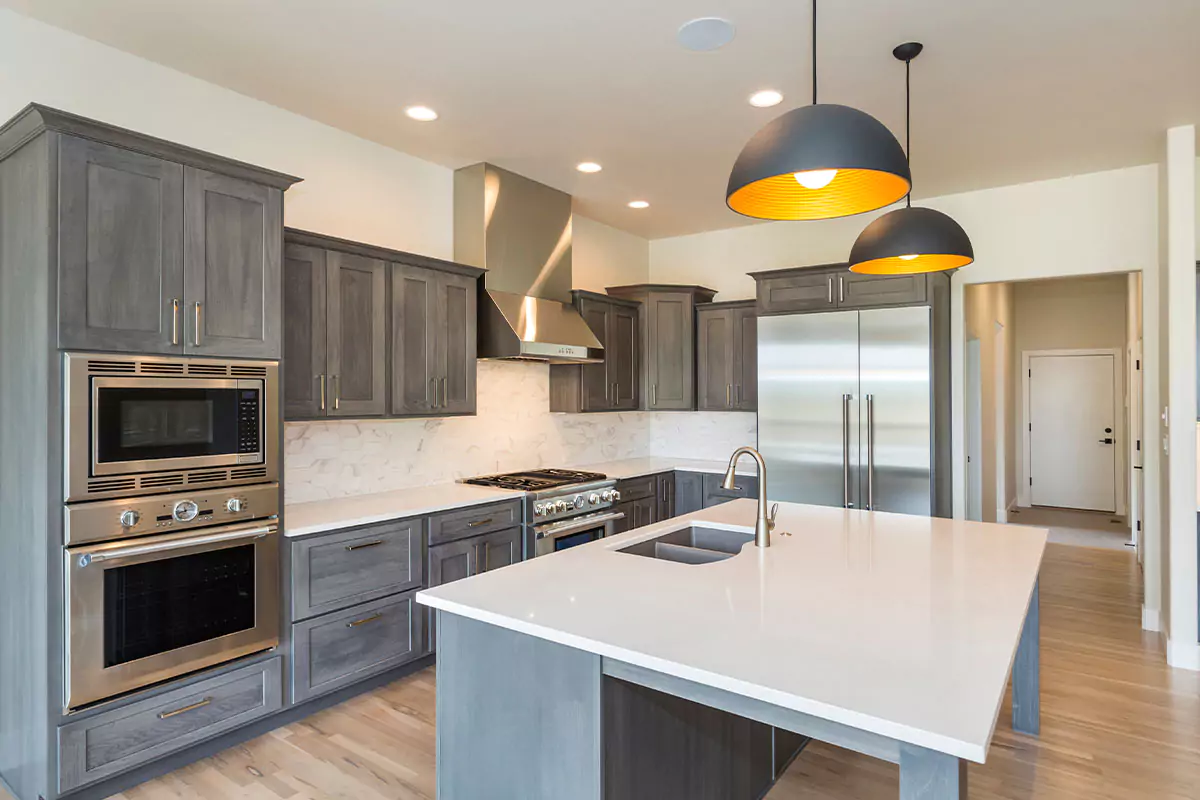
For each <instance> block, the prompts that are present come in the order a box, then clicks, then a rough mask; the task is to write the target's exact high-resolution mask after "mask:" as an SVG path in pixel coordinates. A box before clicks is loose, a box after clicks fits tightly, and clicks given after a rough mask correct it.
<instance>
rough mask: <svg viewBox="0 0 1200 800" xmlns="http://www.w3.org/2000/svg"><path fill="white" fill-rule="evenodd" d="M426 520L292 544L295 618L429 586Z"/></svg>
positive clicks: (393, 524)
mask: <svg viewBox="0 0 1200 800" xmlns="http://www.w3.org/2000/svg"><path fill="white" fill-rule="evenodd" d="M422 526H423V520H421V519H419V518H418V519H406V520H397V521H395V522H386V523H383V524H380V525H370V526H367V527H364V528H355V529H353V530H348V531H341V532H338V533H331V534H326V535H324V536H313V537H309V538H305V539H295V540H293V541H292V619H293V620H301V619H308V618H309V617H315V616H316V615H318V614H323V613H325V612H328V611H337V610H339V609H342V608H346V607H347V606H352V605H354V604H356V603H362V602H365V601H367V600H374V599H376V598H379V597H386V596H388V595H392V594H398V593H399V592H404V591H407V590H409V589H415V588H417V587H418V586H422V585H423V584H424V581H425V552H424V539H425V537H424V536H423V535H422Z"/></svg>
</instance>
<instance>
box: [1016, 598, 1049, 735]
mask: <svg viewBox="0 0 1200 800" xmlns="http://www.w3.org/2000/svg"><path fill="white" fill-rule="evenodd" d="M1039 584H1040V582H1039V583H1035V584H1034V585H1033V595H1032V596H1031V597H1030V598H1029V611H1028V612H1026V614H1025V627H1024V628H1022V629H1021V641H1020V643H1018V644H1017V657H1016V659H1015V660H1014V661H1013V670H1012V682H1013V695H1012V726H1013V730H1014V731H1016V732H1017V733H1026V734H1029V735H1030V736H1038V735H1039V734H1040V733H1041V730H1042V718H1041V713H1042V703H1041V630H1042V626H1041V598H1040V592H1039Z"/></svg>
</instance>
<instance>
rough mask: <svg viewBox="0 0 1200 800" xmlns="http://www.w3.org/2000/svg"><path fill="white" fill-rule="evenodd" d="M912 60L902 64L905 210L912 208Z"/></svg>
mask: <svg viewBox="0 0 1200 800" xmlns="http://www.w3.org/2000/svg"><path fill="white" fill-rule="evenodd" d="M911 76H912V59H911V58H910V59H908V60H906V61H905V62H904V160H905V162H906V163H907V164H908V175H909V178H908V194H906V195H904V206H905V208H912V77H911Z"/></svg>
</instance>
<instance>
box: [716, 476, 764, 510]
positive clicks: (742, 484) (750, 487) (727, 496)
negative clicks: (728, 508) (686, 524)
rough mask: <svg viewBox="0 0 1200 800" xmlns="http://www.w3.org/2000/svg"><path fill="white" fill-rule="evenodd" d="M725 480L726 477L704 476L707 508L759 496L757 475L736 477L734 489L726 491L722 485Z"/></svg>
mask: <svg viewBox="0 0 1200 800" xmlns="http://www.w3.org/2000/svg"><path fill="white" fill-rule="evenodd" d="M723 479H724V476H721V475H715V474H706V475H705V476H704V507H705V508H711V507H712V506H716V505H720V504H721V503H728V502H729V501H730V500H739V499H741V498H743V497H757V496H758V476H756V475H737V476H735V477H734V481H733V488H732V489H726V488H725V487H723V486H722V485H721V481H722V480H723Z"/></svg>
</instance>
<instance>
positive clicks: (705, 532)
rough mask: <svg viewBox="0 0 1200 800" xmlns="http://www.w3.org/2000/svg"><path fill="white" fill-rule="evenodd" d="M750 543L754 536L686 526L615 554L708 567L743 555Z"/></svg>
mask: <svg viewBox="0 0 1200 800" xmlns="http://www.w3.org/2000/svg"><path fill="white" fill-rule="evenodd" d="M753 541H754V534H753V533H742V532H741V531H729V530H724V529H722V528H709V527H706V526H704V525H688V526H687V527H684V528H676V529H675V530H673V531H667V532H666V533H664V534H662V535H661V536H656V537H655V538H653V539H647V540H646V541H644V542H638V543H637V544H633V545H630V546H629V547H622V548H621V549H620V550H618V551H617V552H618V553H630V554H632V555H635V556H643V557H645V558H657V559H660V560H662V561H675V562H678V563H680V564H711V563H712V562H714V561H723V560H725V559H727V558H732V557H733V556H736V555H737V554H738V553H740V552H741V551H742V545H744V544H746V543H747V542H753Z"/></svg>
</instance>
